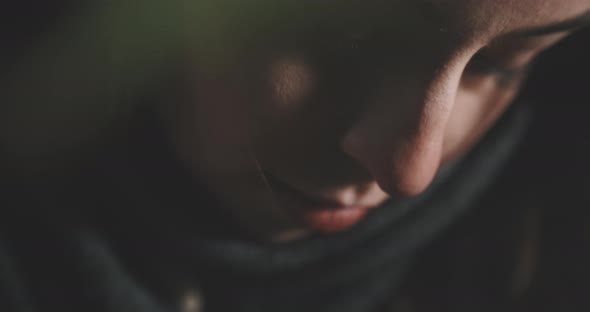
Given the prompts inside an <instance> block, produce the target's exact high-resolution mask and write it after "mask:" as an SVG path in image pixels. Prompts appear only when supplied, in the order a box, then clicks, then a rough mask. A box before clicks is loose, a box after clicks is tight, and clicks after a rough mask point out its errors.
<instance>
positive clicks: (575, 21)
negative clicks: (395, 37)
mask: <svg viewBox="0 0 590 312" xmlns="http://www.w3.org/2000/svg"><path fill="white" fill-rule="evenodd" d="M416 4H417V5H418V7H419V8H420V9H421V10H422V12H423V13H424V14H425V17H426V18H427V19H429V20H431V21H434V22H442V21H444V14H443V13H442V12H441V8H440V7H439V6H438V5H436V4H434V3H433V2H430V1H418V2H417V3H416ZM587 26H590V9H589V10H588V11H586V12H584V13H582V14H580V15H578V16H575V17H572V18H568V19H565V20H563V21H559V22H556V23H553V24H548V25H543V26H536V27H532V28H524V29H517V30H515V31H511V32H508V33H505V34H502V35H500V37H501V38H506V37H538V36H545V35H550V34H555V33H563V32H568V31H574V30H578V29H580V28H584V27H587Z"/></svg>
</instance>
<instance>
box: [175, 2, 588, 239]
mask: <svg viewBox="0 0 590 312" xmlns="http://www.w3.org/2000/svg"><path fill="white" fill-rule="evenodd" d="M328 2H330V3H331V1H328ZM418 2H419V1H409V0H408V1H403V0H400V1H377V0H371V1H353V0H350V1H344V2H342V1H341V2H338V4H329V3H326V2H321V3H323V4H324V5H321V4H315V5H310V4H308V6H307V7H306V8H305V10H303V8H298V7H297V6H298V5H297V4H293V5H292V6H289V7H288V10H286V12H280V9H277V10H278V11H277V12H275V13H276V14H275V15H273V16H275V17H276V16H279V17H280V18H277V20H279V21H282V22H276V20H272V19H271V20H269V21H268V23H269V24H268V25H265V24H264V21H265V19H264V18H260V20H262V22H260V23H259V24H261V25H262V26H260V27H258V28H256V29H248V27H247V26H244V25H248V24H241V26H240V28H239V31H240V32H239V33H240V34H241V35H240V36H241V37H239V38H234V41H231V40H228V41H227V42H229V43H231V45H229V44H228V45H227V46H226V47H225V48H227V49H225V50H224V51H226V53H222V54H220V53H215V51H221V50H223V49H220V48H219V47H223V44H219V43H217V46H215V45H214V44H211V45H208V44H203V43H204V42H202V41H200V40H205V39H203V38H200V37H198V36H197V38H193V40H194V41H193V43H194V45H193V46H194V50H192V53H193V54H192V55H193V56H192V58H191V64H190V66H189V68H190V69H189V71H188V73H187V77H188V78H187V79H186V81H188V82H187V85H185V88H183V90H181V91H182V92H181V93H180V94H182V96H181V97H180V98H178V97H175V98H172V99H168V101H167V102H168V104H169V103H170V102H173V103H175V105H167V106H166V107H167V109H166V112H165V115H166V120H167V123H168V124H167V125H168V129H169V130H170V138H171V140H172V142H173V143H174V146H175V148H176V149H177V152H178V155H179V157H180V159H181V160H182V162H183V163H184V164H185V165H186V166H187V168H189V170H191V171H192V172H193V173H194V174H195V176H196V177H198V178H199V179H201V180H202V181H204V182H205V184H206V185H207V186H208V187H209V188H210V189H211V191H213V192H214V193H215V194H217V195H218V197H219V198H220V200H222V201H223V202H225V203H226V206H227V207H228V209H230V210H231V213H232V215H233V216H234V217H235V219H236V220H237V221H238V223H239V224H241V225H242V226H243V227H244V228H246V229H248V230H250V231H251V232H253V233H256V234H258V236H259V237H262V238H266V239H271V240H275V241H285V240H292V239H296V238H300V237H303V236H304V235H306V234H308V233H309V230H308V229H306V228H305V226H303V225H301V223H300V222H298V221H297V220H296V219H295V218H294V217H293V216H292V215H290V213H289V212H288V209H286V208H285V207H286V206H288V205H293V203H290V202H288V200H285V199H284V198H283V199H282V198H280V196H278V195H276V194H275V192H274V191H273V188H274V185H273V183H275V182H274V181H276V180H279V181H281V183H284V184H287V185H289V187H291V188H293V189H296V190H298V191H300V192H302V193H304V194H306V195H308V196H310V197H314V198H323V199H328V200H330V201H334V202H338V203H340V204H342V205H344V206H349V205H362V206H378V205H379V204H381V203H383V202H384V201H385V200H387V199H388V198H390V197H391V196H415V195H418V194H420V193H421V192H422V191H424V189H425V188H427V187H428V185H429V184H430V183H431V181H432V179H433V177H434V175H435V174H436V172H437V171H438V169H439V168H440V167H441V166H444V164H446V163H447V162H449V161H450V160H453V159H456V158H458V157H460V156H461V155H462V154H464V153H466V152H467V151H468V150H469V149H470V148H471V147H472V146H473V145H474V144H476V142H477V141H478V139H479V138H480V137H481V136H482V135H483V134H484V133H485V132H486V130H488V129H489V128H490V127H491V126H492V125H493V123H494V121H495V120H497V119H498V118H499V116H501V114H502V112H503V111H504V110H505V109H506V107H507V106H508V105H509V104H510V103H511V101H512V100H513V98H514V97H515V95H516V94H517V92H518V89H519V87H520V85H521V82H522V80H523V78H524V77H525V76H526V70H524V68H526V65H527V64H529V63H530V62H531V61H532V60H533V58H534V57H535V56H536V55H537V54H539V53H540V52H541V51H543V50H544V49H546V48H548V47H549V46H552V45H554V44H555V43H557V42H558V41H559V40H560V39H562V38H563V37H565V36H566V35H567V34H568V32H560V33H553V34H550V35H542V36H532V37H522V36H505V34H509V33H513V32H516V31H519V30H522V29H528V28H532V27H537V26H543V25H547V24H551V23H555V22H559V21H562V20H566V19H569V18H572V17H574V16H578V15H580V14H582V13H585V12H587V11H588V10H590V1H588V0H518V1H516V0H500V1H498V0H456V1H445V0H442V1H430V4H431V5H425V6H420V5H417V4H416V3H418ZM314 3H315V2H314ZM431 7H432V8H431ZM275 9H276V8H275ZM298 9H301V11H298ZM260 10H261V11H263V9H260ZM299 13H301V14H299ZM281 14H282V15H281ZM269 15H272V14H269ZM301 16H304V17H305V18H304V19H300V17H301ZM219 19H220V20H222V18H219ZM273 23H274V24H273ZM269 25H272V26H269ZM230 26H231V25H230ZM228 28H229V29H231V27H229V26H228ZM236 36H238V35H236ZM224 38H225V37H224V36H223V35H222V34H220V35H219V37H218V39H219V41H220V42H224ZM228 38H231V36H229V37H228ZM199 43H201V44H200V45H199ZM230 46H231V49H230V48H229V47H230ZM215 49H218V50H215ZM227 51H230V52H227ZM213 55H217V57H213ZM219 55H222V56H219ZM482 63H484V64H488V63H492V64H494V66H492V68H491V69H490V66H487V65H486V66H487V67H486V66H483V69H482V65H481V64H482ZM498 67H501V68H502V71H500V70H496V69H497V68H498ZM170 107H172V109H170Z"/></svg>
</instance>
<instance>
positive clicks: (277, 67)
mask: <svg viewBox="0 0 590 312" xmlns="http://www.w3.org/2000/svg"><path fill="white" fill-rule="evenodd" d="M268 80H269V85H270V94H271V96H270V99H269V102H270V103H269V107H268V109H269V110H272V111H274V114H273V115H284V114H287V113H291V112H293V111H294V110H297V109H298V108H300V107H301V106H302V102H303V100H304V99H305V98H306V97H308V96H309V95H310V93H311V92H312V89H313V86H314V84H315V77H314V74H313V70H312V69H311V68H310V66H309V65H308V64H306V62H305V60H304V59H303V58H302V57H298V56H288V57H281V58H280V59H277V60H274V61H273V62H271V64H270V66H269V72H268Z"/></svg>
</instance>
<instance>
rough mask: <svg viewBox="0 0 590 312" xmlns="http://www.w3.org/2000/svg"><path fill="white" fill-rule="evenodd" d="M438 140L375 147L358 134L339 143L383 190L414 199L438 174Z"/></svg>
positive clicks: (351, 135)
mask: <svg viewBox="0 0 590 312" xmlns="http://www.w3.org/2000/svg"><path fill="white" fill-rule="evenodd" d="M440 141H441V140H439V139H436V138H431V139H429V140H415V141H413V140H410V141H406V142H405V143H402V141H401V140H394V142H393V143H391V144H376V143H375V142H373V143H371V141H370V140H365V139H364V137H361V136H359V135H358V133H351V134H350V135H348V136H347V137H346V138H345V139H344V140H343V141H342V144H341V145H342V148H343V150H344V151H345V152H346V153H347V154H348V155H349V156H351V157H352V158H354V159H355V160H356V161H357V162H358V163H359V164H360V165H361V166H363V167H364V168H365V169H366V170H367V171H369V172H370V174H371V176H372V178H373V179H374V180H375V181H376V182H377V183H378V185H379V187H380V188H381V189H383V191H385V192H387V193H388V194H390V195H392V196H416V195H418V194H420V193H422V192H423V191H424V190H426V188H428V186H429V185H430V183H431V182H432V180H433V178H434V176H435V175H436V172H437V171H438V168H439V164H440V160H441V153H442V144H441V142H440Z"/></svg>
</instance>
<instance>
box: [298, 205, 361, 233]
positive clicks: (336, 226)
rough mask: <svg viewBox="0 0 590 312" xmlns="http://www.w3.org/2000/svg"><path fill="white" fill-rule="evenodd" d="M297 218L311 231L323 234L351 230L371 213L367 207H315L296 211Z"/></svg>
mask: <svg viewBox="0 0 590 312" xmlns="http://www.w3.org/2000/svg"><path fill="white" fill-rule="evenodd" d="M294 210H295V213H296V214H297V217H298V218H299V219H300V220H301V221H302V222H303V223H304V224H305V225H306V226H307V227H308V228H310V229H312V230H316V231H318V232H322V233H334V232H341V231H344V230H347V229H349V228H350V227H352V226H353V225H355V224H356V223H358V222H359V221H360V220H361V219H363V218H364V217H365V215H366V214H367V213H368V212H369V208H366V207H356V206H352V207H325V208H324V207H313V208H299V209H294Z"/></svg>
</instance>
